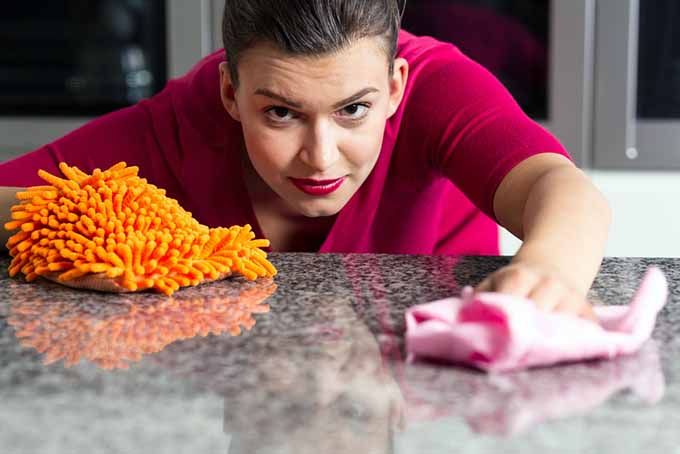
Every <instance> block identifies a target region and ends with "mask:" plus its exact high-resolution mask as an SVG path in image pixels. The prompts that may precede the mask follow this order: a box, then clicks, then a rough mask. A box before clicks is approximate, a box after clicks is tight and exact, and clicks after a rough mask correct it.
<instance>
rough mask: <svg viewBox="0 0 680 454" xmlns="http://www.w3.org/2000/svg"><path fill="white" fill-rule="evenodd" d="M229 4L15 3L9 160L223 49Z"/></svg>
mask: <svg viewBox="0 0 680 454" xmlns="http://www.w3.org/2000/svg"><path fill="white" fill-rule="evenodd" d="M223 1H224V0H192V1H186V0H88V1H83V0H58V1H51V2H47V3H45V5H44V6H41V7H39V8H36V7H35V5H34V4H33V3H32V2H23V3H25V4H26V5H27V6H23V4H22V3H21V2H11V5H13V6H8V7H6V8H5V10H4V11H3V17H2V18H1V19H0V36H2V37H3V40H2V42H3V44H1V45H0V46H2V47H4V49H3V50H2V52H1V53H0V161H3V160H6V159H9V158H11V157H14V156H16V155H19V154H23V153H25V152H28V151H31V150H33V149H36V148H38V147H40V146H42V145H44V144H46V143H49V142H51V141H53V140H55V139H57V138H59V137H61V136H63V135H65V134H67V133H68V132H70V131H72V130H74V129H76V128H78V127H79V126H81V125H83V124H84V123H86V122H87V121H89V120H91V119H92V118H95V117H97V116H99V115H102V114H104V113H106V112H109V111H111V110H115V109H118V108H122V107H125V106H128V105H132V104H135V103H136V102H138V101H139V100H140V99H143V98H147V97H149V96H153V94H155V93H157V92H158V91H160V90H161V89H162V88H163V86H164V85H165V83H166V81H167V80H168V79H170V78H172V77H177V76H179V75H181V74H183V73H185V72H186V71H187V70H188V69H189V68H191V66H192V65H193V64H195V63H196V62H197V61H198V60H199V59H200V58H201V57H202V56H204V55H206V54H208V53H210V52H211V51H212V50H214V49H216V48H219V47H220V41H221V39H220V35H221V33H220V30H219V29H220V27H219V23H220V17H221V8H222V7H223V4H224V3H223Z"/></svg>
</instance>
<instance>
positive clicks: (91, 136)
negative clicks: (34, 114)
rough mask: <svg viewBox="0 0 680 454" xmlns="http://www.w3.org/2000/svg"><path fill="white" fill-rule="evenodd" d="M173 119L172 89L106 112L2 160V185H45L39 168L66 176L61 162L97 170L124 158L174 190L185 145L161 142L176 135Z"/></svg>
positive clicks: (152, 178) (148, 175) (158, 182)
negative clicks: (78, 126) (51, 139)
mask: <svg viewBox="0 0 680 454" xmlns="http://www.w3.org/2000/svg"><path fill="white" fill-rule="evenodd" d="M166 90H167V89H166ZM173 118H174V114H173V110H172V107H171V103H170V102H169V100H168V93H167V91H165V92H161V93H160V94H158V95H156V96H155V97H154V98H151V99H150V100H145V101H141V102H140V103H138V104H136V105H134V106H132V107H128V108H124V109H121V110H117V111H114V112H111V113H109V114H106V115H104V116H102V117H99V118H97V119H95V120H92V121H90V122H88V123H87V124H85V125H84V126H82V127H80V128H78V129H76V130H74V131H73V132H71V133H69V134H67V135H65V136H64V137H61V138H59V139H57V140H55V141H54V142H52V143H50V144H47V145H45V146H42V147H40V148H38V149H37V150H35V151H32V152H30V153H27V154H25V155H23V156H19V157H17V158H15V159H13V160H10V161H7V162H3V163H1V164H0V186H17V187H26V186H32V185H40V184H45V183H44V182H43V181H42V180H41V179H40V178H39V177H38V175H37V173H38V170H39V169H43V170H46V171H48V172H50V173H52V174H54V175H57V176H61V172H60V171H59V168H58V165H59V163H60V162H66V163H67V164H68V165H71V166H74V165H75V166H77V167H78V168H79V169H81V170H83V171H85V172H88V173H90V172H92V171H93V170H94V169H95V168H100V169H102V170H104V169H106V168H108V167H110V166H112V165H114V164H116V163H118V162H120V161H125V162H126V163H127V164H128V166H133V165H136V166H139V167H140V169H141V170H140V176H142V177H144V178H147V179H148V180H149V181H150V182H151V183H153V184H156V185H157V186H161V187H165V188H168V189H169V190H170V189H171V188H176V187H178V183H177V177H176V175H177V172H178V169H179V168H180V161H181V156H180V153H181V152H180V148H178V147H174V146H161V141H160V139H162V138H163V137H167V136H173V135H176V134H173V132H172V129H173V128H174V127H175V126H174V124H175V122H174V121H173ZM166 142H167V141H166ZM169 192H170V191H169Z"/></svg>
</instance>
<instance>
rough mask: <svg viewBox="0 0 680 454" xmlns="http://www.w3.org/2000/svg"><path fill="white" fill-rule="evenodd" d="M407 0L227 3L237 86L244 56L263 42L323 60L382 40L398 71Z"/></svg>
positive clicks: (225, 21) (227, 39)
mask: <svg viewBox="0 0 680 454" xmlns="http://www.w3.org/2000/svg"><path fill="white" fill-rule="evenodd" d="M405 4H406V0H226V2H225V6H224V14H223V17H222V40H223V42H224V50H225V52H226V54H227V56H228V62H229V71H230V73H231V78H232V81H233V83H234V86H238V71H237V65H238V62H239V56H240V54H241V53H242V52H243V51H245V50H247V49H248V48H250V47H253V46H255V45H257V44H259V43H262V42H269V43H272V44H274V45H275V46H276V47H277V48H278V49H280V50H281V51H282V52H284V53H288V54H291V55H296V56H297V55H306V56H322V55H327V54H331V53H333V52H337V51H340V50H341V49H343V48H345V47H347V46H348V45H350V44H351V43H352V42H354V41H355V40H358V39H362V38H366V37H374V36H382V37H384V39H385V53H386V55H387V58H388V59H389V60H388V63H389V71H390V74H391V73H392V71H393V69H394V57H395V55H396V50H397V38H398V34H399V28H400V24H401V15H402V12H403V10H404V6H405Z"/></svg>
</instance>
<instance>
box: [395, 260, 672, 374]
mask: <svg viewBox="0 0 680 454" xmlns="http://www.w3.org/2000/svg"><path fill="white" fill-rule="evenodd" d="M667 293H668V286H667V283H666V279H665V277H664V275H663V273H662V272H661V270H659V269H658V268H656V267H652V268H650V269H649V270H648V271H647V273H646V274H645V276H644V279H643V281H642V283H641V284H640V288H639V289H638V291H637V293H636V294H635V296H634V297H633V301H632V303H631V304H630V305H629V306H621V305H615V306H595V307H594V310H595V314H596V315H597V317H598V319H599V324H597V323H593V322H591V321H589V320H586V319H583V318H580V317H576V316H573V315H569V314H563V313H558V312H547V311H543V310H539V309H538V308H537V307H536V306H535V305H534V304H533V303H532V302H531V301H529V300H527V299H524V298H517V297H514V296H511V295H504V294H500V293H480V294H478V295H473V292H472V289H471V288H469V287H467V288H466V289H465V290H464V291H463V297H462V299H461V298H447V299H444V300H440V301H435V302H432V303H428V304H423V305H419V306H415V307H412V308H410V309H408V310H407V312H406V349H407V351H408V352H409V354H410V355H412V356H415V357H426V358H432V359H439V360H445V361H451V362H457V363H464V364H469V365H471V366H475V367H477V368H480V369H483V370H486V371H508V370H513V369H522V368H526V367H532V366H544V365H549V364H554V363H559V362H564V361H576V360H585V359H593V358H612V357H614V356H617V355H620V354H629V353H633V352H635V351H637V350H638V349H639V348H640V347H641V345H642V344H643V343H644V342H645V341H646V340H647V339H648V338H649V337H650V335H651V333H652V329H653V328H654V324H655V322H656V315H657V313H658V312H659V311H660V310H661V308H662V307H663V305H664V304H665V302H666V296H667Z"/></svg>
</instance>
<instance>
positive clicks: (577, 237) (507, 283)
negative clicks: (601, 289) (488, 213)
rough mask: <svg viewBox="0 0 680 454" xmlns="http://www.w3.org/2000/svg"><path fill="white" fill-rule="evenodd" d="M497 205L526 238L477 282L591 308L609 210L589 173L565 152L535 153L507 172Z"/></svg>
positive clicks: (500, 215) (567, 307)
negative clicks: (509, 259)
mask: <svg viewBox="0 0 680 454" xmlns="http://www.w3.org/2000/svg"><path fill="white" fill-rule="evenodd" d="M494 212H495V214H496V218H497V220H498V222H499V223H500V224H501V225H503V226H504V227H505V228H507V229H508V230H509V231H510V232H512V233H513V234H514V235H515V236H517V237H518V238H520V239H522V240H523V241H524V243H523V244H522V246H521V248H520V249H519V251H518V252H517V254H516V255H515V257H514V258H513V260H512V262H511V264H510V266H508V267H505V268H503V269H501V270H499V271H497V272H496V273H494V274H492V275H491V276H489V277H488V278H487V279H486V280H485V281H484V282H482V284H481V285H480V287H479V289H481V290H495V291H501V292H506V293H512V294H516V295H518V296H525V297H529V298H531V299H533V300H534V301H535V302H536V303H537V304H538V305H539V306H541V307H545V308H547V309H557V310H560V311H566V312H572V313H577V314H579V315H590V307H589V305H587V304H586V301H585V297H586V295H587V293H588V290H589V289H590V286H591V284H592V282H593V279H594V278H595V275H596V274H597V271H598V269H599V267H600V263H601V261H602V257H603V255H604V247H605V243H606V241H607V235H608V232H609V225H610V222H611V210H610V208H609V204H608V203H607V201H606V200H605V198H604V196H603V195H602V194H601V193H600V192H599V191H598V190H597V189H596V188H595V186H594V185H593V184H592V183H591V181H590V180H589V178H588V177H587V176H586V175H585V174H584V173H583V172H582V171H581V170H579V169H578V168H577V167H576V166H574V164H573V163H572V162H571V161H569V160H568V159H566V158H564V157H563V156H560V155H557V154H553V153H544V154H538V155H535V156H532V157H530V158H528V159H526V160H525V161H523V162H522V163H520V164H518V165H517V166H516V167H515V168H513V169H512V170H511V171H510V172H509V173H508V174H507V176H506V177H505V178H504V179H503V181H502V182H501V184H500V185H499V187H498V190H497V191H496V194H495V196H494Z"/></svg>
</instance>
